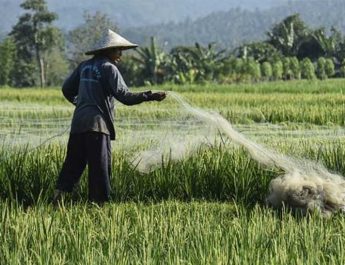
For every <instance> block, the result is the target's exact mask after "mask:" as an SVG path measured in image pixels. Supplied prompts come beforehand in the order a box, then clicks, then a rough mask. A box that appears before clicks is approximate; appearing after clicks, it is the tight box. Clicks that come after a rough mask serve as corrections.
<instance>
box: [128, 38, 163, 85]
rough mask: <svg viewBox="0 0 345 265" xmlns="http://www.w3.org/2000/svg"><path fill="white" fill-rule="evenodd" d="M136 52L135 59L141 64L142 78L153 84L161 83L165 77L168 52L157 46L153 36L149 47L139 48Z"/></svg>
mask: <svg viewBox="0 0 345 265" xmlns="http://www.w3.org/2000/svg"><path fill="white" fill-rule="evenodd" d="M136 53H137V54H136V56H133V60H134V61H135V62H137V63H138V64H139V67H140V69H141V70H140V75H141V77H142V79H143V80H145V81H149V82H150V83H151V84H158V83H161V82H162V81H163V78H164V64H165V61H166V54H165V53H164V52H163V51H161V50H160V49H159V48H158V47H157V45H156V41H155V39H154V37H151V41H150V45H149V46H148V47H142V48H139V49H137V50H136Z"/></svg>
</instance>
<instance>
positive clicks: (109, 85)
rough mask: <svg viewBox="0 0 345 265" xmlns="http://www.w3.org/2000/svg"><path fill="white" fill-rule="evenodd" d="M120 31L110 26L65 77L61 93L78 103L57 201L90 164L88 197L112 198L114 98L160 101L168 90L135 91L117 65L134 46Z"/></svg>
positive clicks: (95, 199)
mask: <svg viewBox="0 0 345 265" xmlns="http://www.w3.org/2000/svg"><path fill="white" fill-rule="evenodd" d="M136 47H137V45H136V44H133V43H131V42H129V41H128V40H126V39H125V38H123V37H121V36H120V35H118V34H117V33H115V32H113V31H111V30H107V31H106V32H105V33H104V35H103V37H102V38H101V39H100V41H99V42H98V43H97V44H96V46H95V47H94V48H93V49H92V50H90V51H87V52H86V53H85V54H87V55H93V57H92V58H91V59H89V60H86V61H84V62H82V63H81V64H80V65H79V66H78V67H77V68H76V69H75V70H74V71H73V73H72V74H71V75H70V76H69V77H68V78H67V79H66V80H65V82H64V84H63V87H62V92H63V95H64V96H65V98H66V99H67V100H68V101H70V102H71V103H72V104H74V105H76V108H75V111H74V114H73V119H72V124H71V132H70V136H69V140H68V145H67V155H66V159H65V162H64V164H63V167H62V170H61V172H60V175H59V177H58V180H57V184H56V190H55V192H54V198H53V203H54V204H55V203H57V202H58V201H59V200H60V199H61V197H62V194H63V193H64V192H72V191H73V188H74V186H75V185H76V184H77V183H78V182H79V180H80V177H81V175H82V173H83V171H84V169H85V167H86V165H88V169H89V172H88V173H89V174H88V186H89V199H90V200H91V201H93V202H96V203H103V202H107V201H109V199H110V175H111V146H110V141H111V140H115V129H114V124H113V123H114V118H113V115H114V99H117V100H118V101H120V102H121V103H123V104H125V105H135V104H140V103H142V102H144V101H152V100H156V101H161V100H163V99H164V98H165V97H166V94H165V93H164V92H157V93H152V92H151V91H146V92H141V93H131V92H130V91H129V89H128V87H127V85H126V83H125V82H124V80H123V78H122V76H121V74H120V72H119V70H118V68H117V67H116V64H117V63H118V62H119V61H120V57H121V55H122V51H123V50H127V49H132V48H136Z"/></svg>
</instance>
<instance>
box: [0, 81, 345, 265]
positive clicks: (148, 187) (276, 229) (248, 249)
mask: <svg viewBox="0 0 345 265" xmlns="http://www.w3.org/2000/svg"><path fill="white" fill-rule="evenodd" d="M343 81H344V80H328V81H325V82H321V81H315V82H305V81H300V82H297V81H293V82H277V83H262V84H239V85H231V86H220V85H215V86H213V85H205V86H202V87H200V86H189V87H177V86H171V87H170V86H163V87H153V89H155V90H161V89H164V90H174V91H176V90H177V91H179V92H181V93H183V95H184V96H185V98H186V99H187V100H188V101H189V102H191V104H192V105H195V106H198V107H202V108H207V109H213V110H216V111H219V112H220V113H221V114H223V115H224V116H225V117H226V118H227V119H229V120H230V121H231V122H232V123H234V124H235V126H236V127H237V128H240V130H244V133H247V134H249V135H251V134H252V136H254V137H255V139H256V140H258V141H262V142H264V143H265V144H267V145H268V146H269V147H271V148H274V149H276V150H278V151H279V152H282V153H284V154H289V155H293V156H297V157H300V158H306V159H312V160H316V161H318V162H320V163H323V164H324V165H325V166H326V167H327V168H328V169H330V170H331V171H336V172H339V173H340V174H343V175H345V162H344V161H345V151H344V150H345V142H344V137H343V135H342V134H341V133H342V132H343V130H342V127H341V126H343V124H344V121H343V120H344V103H343V102H344V100H345V97H344V95H343V93H342V91H343V89H344V88H345V87H344V86H345V82H343ZM146 89H149V88H141V89H140V90H146ZM193 90H194V91H196V92H192V91H193ZM0 101H1V102H2V105H0V117H2V121H1V122H0V123H1V129H0V139H2V138H1V137H2V135H4V134H6V133H7V132H10V131H11V130H13V131H16V132H18V131H20V130H22V131H25V130H26V131H25V132H26V134H24V137H23V143H24V144H19V145H12V144H9V143H7V142H2V143H0V242H1V244H0V264H342V263H344V260H345V251H344V249H345V248H344V238H345V232H344V231H345V229H344V228H345V227H344V224H345V222H344V221H345V220H344V216H342V215H335V216H334V217H332V219H324V218H321V217H319V216H318V215H317V214H316V213H315V214H311V215H310V216H309V217H308V218H300V217H298V215H297V216H296V215H294V214H292V213H290V212H289V211H287V210H285V209H282V211H279V212H278V211H272V210H270V209H267V208H266V207H265V197H266V195H267V192H268V189H269V182H270V180H271V179H273V178H275V177H277V176H278V175H280V174H281V173H282V172H281V171H280V169H278V168H266V167H263V166H262V165H260V164H258V163H257V162H256V161H254V160H252V159H251V158H250V157H249V155H248V154H247V153H246V152H245V151H244V150H243V149H242V148H241V147H238V146H235V145H233V144H232V143H231V141H229V140H227V139H222V141H220V142H215V144H214V145H212V146H203V147H201V148H200V149H198V151H197V152H195V153H194V154H193V155H192V156H191V157H189V158H186V159H183V160H181V161H172V160H169V159H164V160H163V161H164V163H163V164H162V166H161V168H158V169H156V170H155V171H153V172H151V173H149V174H140V173H139V172H137V171H136V170H135V169H134V168H133V167H132V166H131V163H130V160H129V157H131V155H132V154H133V153H134V152H136V151H138V150H140V148H143V146H145V144H147V143H142V145H136V146H135V147H133V148H132V149H126V148H121V145H120V144H119V143H121V139H119V140H118V141H117V142H115V144H114V145H115V147H114V151H113V157H112V162H113V164H112V171H113V176H112V180H111V181H112V188H113V190H112V194H111V195H112V201H111V202H110V203H109V204H107V205H105V206H104V207H101V208H100V207H98V206H97V205H92V204H90V203H87V201H86V198H87V185H86V177H85V175H86V172H85V173H84V176H83V177H82V181H81V183H80V186H79V187H78V188H77V189H76V192H75V193H74V194H73V195H71V197H68V196H67V197H66V198H65V200H64V204H63V205H62V206H61V207H60V208H53V207H52V206H51V205H50V203H49V202H50V201H51V197H52V194H53V189H54V185H55V181H56V178H57V175H58V173H59V170H60V169H61V166H62V162H63V160H64V156H65V152H66V146H65V145H64V144H62V145H61V144H59V143H58V142H56V141H52V142H49V143H47V144H45V145H43V146H39V147H38V148H36V149H32V146H30V141H31V140H32V139H33V138H34V136H36V134H37V133H38V132H39V131H44V130H47V131H49V132H50V133H51V131H50V130H53V129H57V128H59V130H61V129H62V128H61V127H64V126H68V125H69V119H70V118H71V115H72V113H73V107H72V106H70V104H69V103H68V102H66V100H64V99H63V97H62V95H61V92H60V91H59V90H58V89H51V90H40V89H23V90H15V89H8V88H6V89H4V88H1V89H0ZM178 113H179V106H178V105H177V104H176V102H174V101H173V100H171V99H169V98H168V99H167V100H166V101H164V102H161V103H159V104H157V103H147V104H144V105H140V106H135V107H134V106H133V107H126V106H122V105H119V106H118V110H117V116H116V117H117V119H116V127H117V128H118V132H119V136H120V138H121V137H125V135H126V133H127V132H129V131H130V130H137V131H140V130H144V129H145V128H148V129H150V128H151V127H150V121H157V120H160V119H165V120H172V121H174V120H175V121H177V120H178V119H179V116H177V115H178ZM51 122H53V123H54V124H55V126H54V125H52V123H51ZM18 124H20V126H19V127H17V125H18ZM145 126H146V127H145ZM273 128H275V131H273ZM19 129H20V130H19ZM294 130H295V131H294ZM319 131H320V132H324V134H322V133H320V134H318V132H319ZM332 131H338V134H335V133H334V134H332ZM289 132H290V133H291V136H289V137H287V134H288V133H289ZM294 132H298V134H293V133H294ZM303 132H305V133H308V137H304V136H303V135H304V134H303ZM19 135H21V137H22V136H23V134H20V132H18V136H19ZM332 135H334V137H332ZM324 136H327V137H324ZM25 137H27V138H25ZM30 137H32V138H30ZM15 138H16V137H13V140H15ZM25 139H26V143H27V145H25Z"/></svg>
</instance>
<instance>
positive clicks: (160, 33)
mask: <svg viewBox="0 0 345 265" xmlns="http://www.w3.org/2000/svg"><path fill="white" fill-rule="evenodd" d="M297 2H298V3H297ZM294 13H300V14H301V18H302V19H303V20H304V21H305V22H306V23H307V24H308V25H310V26H311V27H315V28H316V27H321V26H322V27H326V28H327V29H330V28H331V27H332V26H334V27H335V28H337V29H339V30H340V31H342V32H345V17H344V14H345V5H344V0H316V1H290V2H289V3H288V4H285V5H282V6H279V7H275V8H271V9H269V10H254V11H248V10H243V9H239V8H237V9H231V10H229V11H222V12H216V13H213V14H210V15H208V16H206V17H203V18H199V19H197V20H195V21H192V20H186V21H184V22H180V23H167V24H165V25H155V26H151V27H139V28H132V29H128V30H126V32H125V34H126V35H127V36H128V37H129V38H131V39H132V40H134V41H135V42H137V43H142V44H144V43H145V41H147V40H148V36H156V37H157V39H158V41H159V42H160V43H161V44H165V45H166V47H167V48H171V47H174V46H177V45H192V44H194V43H195V42H199V43H201V44H203V45H206V44H208V43H210V42H216V43H218V44H219V45H220V46H222V47H226V48H230V49H231V48H235V47H237V46H238V45H240V44H242V43H244V42H249V41H258V40H262V39H263V38H265V33H266V32H267V31H268V30H269V29H270V28H271V27H272V25H273V24H275V23H278V22H279V21H281V20H282V19H283V18H284V17H287V16H289V15H291V14H294Z"/></svg>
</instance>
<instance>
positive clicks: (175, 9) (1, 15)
mask: <svg viewBox="0 0 345 265" xmlns="http://www.w3.org/2000/svg"><path fill="white" fill-rule="evenodd" d="M300 1H302V0H300ZM304 1H305V0H304ZM22 2H23V0H0V5H1V7H2V8H1V9H0V32H6V31H7V32H8V31H9V30H10V29H11V27H12V26H13V25H14V24H15V23H16V22H17V20H18V16H19V15H20V14H21V12H22V9H21V8H20V6H19V5H20V3H22ZM46 2H47V3H48V8H49V10H51V11H54V12H56V13H57V14H58V15H59V20H58V21H57V22H56V25H57V26H59V27H60V28H62V29H65V30H70V29H73V28H75V27H76V26H78V25H79V24H81V23H83V13H84V12H85V11H86V12H90V13H94V12H96V11H100V12H102V13H105V14H107V15H108V16H109V17H110V18H113V20H114V21H115V22H117V24H118V25H119V26H120V28H128V27H138V26H147V25H153V24H160V23H167V22H170V21H173V22H181V21H183V20H185V19H186V18H188V17H189V18H190V19H192V20H194V19H196V18H199V17H202V16H206V15H208V14H210V13H212V12H216V11H222V10H229V9H231V8H235V7H241V8H244V9H248V10H254V9H256V8H258V9H266V8H271V7H273V6H276V5H277V1H276V0H260V1H258V0H212V1H210V0H97V1H95V0H82V1H73V0H72V1H71V0H47V1H46ZM282 2H285V0H279V4H281V3H282Z"/></svg>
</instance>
